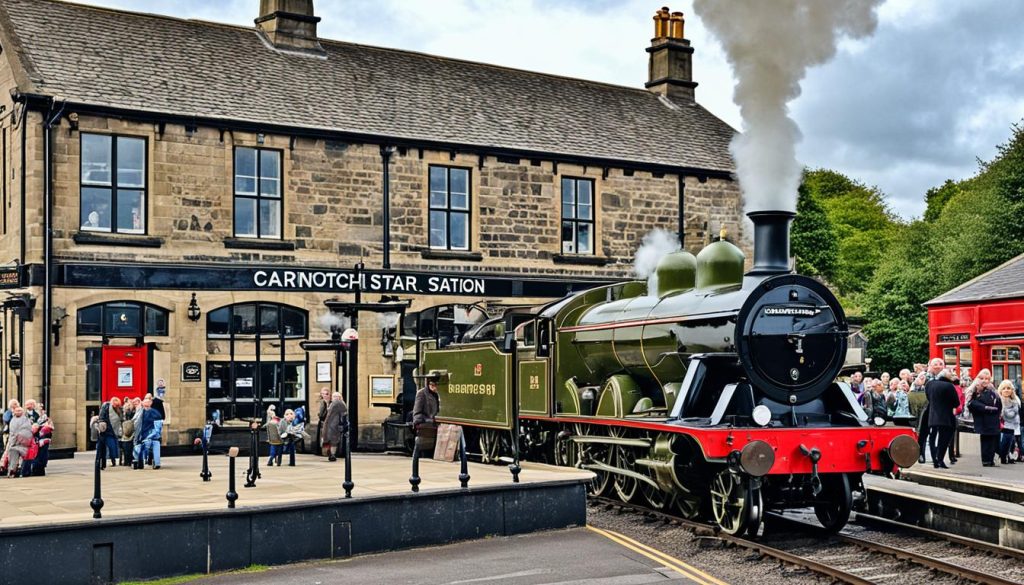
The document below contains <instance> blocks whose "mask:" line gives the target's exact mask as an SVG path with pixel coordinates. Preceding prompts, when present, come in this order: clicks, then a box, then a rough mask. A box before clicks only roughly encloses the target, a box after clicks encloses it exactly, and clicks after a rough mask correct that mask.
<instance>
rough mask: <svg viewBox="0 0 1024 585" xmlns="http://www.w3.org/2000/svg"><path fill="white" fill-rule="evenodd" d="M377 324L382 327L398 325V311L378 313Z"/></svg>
mask: <svg viewBox="0 0 1024 585" xmlns="http://www.w3.org/2000/svg"><path fill="white" fill-rule="evenodd" d="M376 315H377V324H378V326H379V327H380V328H381V329H391V328H395V327H398V317H399V314H398V313H376Z"/></svg>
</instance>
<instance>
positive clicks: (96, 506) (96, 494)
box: [89, 446, 103, 518]
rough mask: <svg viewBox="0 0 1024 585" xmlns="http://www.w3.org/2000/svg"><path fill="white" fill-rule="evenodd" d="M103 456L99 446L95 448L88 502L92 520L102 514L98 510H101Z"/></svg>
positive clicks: (100, 516)
mask: <svg viewBox="0 0 1024 585" xmlns="http://www.w3.org/2000/svg"><path fill="white" fill-rule="evenodd" d="M102 456H103V454H102V453H101V449H100V448H99V446H97V447H96V468H95V469H94V470H93V487H92V501H91V502H89V507H91V508H92V517H93V518H102V517H103V514H101V513H100V510H102V509H103V497H102V495H101V494H100V461H101V459H100V458H101V457H102Z"/></svg>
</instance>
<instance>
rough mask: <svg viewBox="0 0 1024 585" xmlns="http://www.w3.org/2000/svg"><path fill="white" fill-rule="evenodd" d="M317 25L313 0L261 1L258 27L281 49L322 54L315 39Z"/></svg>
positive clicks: (318, 18) (321, 49)
mask: <svg viewBox="0 0 1024 585" xmlns="http://www.w3.org/2000/svg"><path fill="white" fill-rule="evenodd" d="M318 22H320V17H318V16H313V0H260V16H259V18H257V19H256V28H258V29H259V30H260V31H261V32H262V33H263V34H264V35H266V37H267V40H269V41H270V43H271V44H272V45H274V46H275V47H277V48H278V49H283V50H287V51H298V52H306V53H312V54H315V55H323V54H324V50H323V47H321V46H320V41H319V40H318V38H317V36H316V24H317V23H318Z"/></svg>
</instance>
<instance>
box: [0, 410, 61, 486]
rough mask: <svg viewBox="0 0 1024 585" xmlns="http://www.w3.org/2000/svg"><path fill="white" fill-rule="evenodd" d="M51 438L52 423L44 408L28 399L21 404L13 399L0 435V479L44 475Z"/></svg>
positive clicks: (4, 417) (5, 414)
mask: <svg viewBox="0 0 1024 585" xmlns="http://www.w3.org/2000/svg"><path fill="white" fill-rule="evenodd" d="M52 439H53V420H51V419H50V417H49V416H48V415H47V414H46V407H45V405H43V404H42V403H36V401H35V400H33V399H32V398H29V399H27V400H25V404H24V405H22V404H21V403H20V402H19V401H18V400H15V399H12V400H11V401H9V402H8V403H7V410H5V411H4V415H3V433H2V435H0V441H2V444H3V445H2V448H3V456H2V457H0V476H6V477H29V476H33V475H46V464H47V463H48V462H49V460H50V442H51V441H52Z"/></svg>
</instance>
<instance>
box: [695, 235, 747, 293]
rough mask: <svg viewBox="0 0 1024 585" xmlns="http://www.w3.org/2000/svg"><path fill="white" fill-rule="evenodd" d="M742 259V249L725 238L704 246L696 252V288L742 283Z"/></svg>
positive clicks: (705, 288) (713, 287) (720, 286)
mask: <svg viewBox="0 0 1024 585" xmlns="http://www.w3.org/2000/svg"><path fill="white" fill-rule="evenodd" d="M744 260H746V257H745V256H744V255H743V251H742V250H740V249H739V248H737V247H736V246H734V245H732V244H731V243H729V242H728V241H727V240H725V239H721V240H718V241H717V242H714V243H712V244H710V245H708V246H706V247H705V248H704V249H703V250H701V251H700V253H699V254H697V288H698V289H702V290H707V289H716V288H724V287H729V286H737V285H739V284H742V283H743V262H744Z"/></svg>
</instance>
